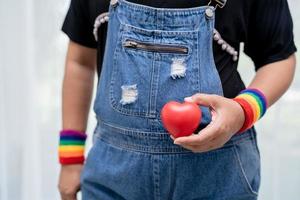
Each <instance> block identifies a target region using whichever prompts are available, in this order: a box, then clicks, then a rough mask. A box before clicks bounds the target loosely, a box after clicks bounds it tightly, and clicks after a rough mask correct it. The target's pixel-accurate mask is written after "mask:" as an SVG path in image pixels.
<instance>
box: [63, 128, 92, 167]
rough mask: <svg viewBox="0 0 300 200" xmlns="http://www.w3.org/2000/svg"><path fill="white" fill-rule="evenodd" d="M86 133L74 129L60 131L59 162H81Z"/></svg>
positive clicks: (66, 163)
mask: <svg viewBox="0 0 300 200" xmlns="http://www.w3.org/2000/svg"><path fill="white" fill-rule="evenodd" d="M86 137H87V136H86V134H85V133H84V132H80V131H76V130H69V129H68V130H62V131H60V137H59V138H60V140H59V149H58V154H59V163H60V164H62V165H73V164H83V163H84V161H85V158H84V149H85V141H86Z"/></svg>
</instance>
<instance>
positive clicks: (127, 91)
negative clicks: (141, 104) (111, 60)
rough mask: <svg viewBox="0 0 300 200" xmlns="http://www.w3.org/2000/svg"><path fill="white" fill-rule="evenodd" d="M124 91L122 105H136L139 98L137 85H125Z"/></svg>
mask: <svg viewBox="0 0 300 200" xmlns="http://www.w3.org/2000/svg"><path fill="white" fill-rule="evenodd" d="M121 89H122V99H121V100H120V103H121V104H122V105H126V104H131V103H134V102H135V101H136V100H137V98H138V90H137V85H136V84H135V85H123V86H121Z"/></svg>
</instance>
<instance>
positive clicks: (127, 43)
mask: <svg viewBox="0 0 300 200" xmlns="http://www.w3.org/2000/svg"><path fill="white" fill-rule="evenodd" d="M123 46H124V47H128V48H137V46H138V43H137V42H134V41H131V40H127V41H125V42H124V44H123Z"/></svg>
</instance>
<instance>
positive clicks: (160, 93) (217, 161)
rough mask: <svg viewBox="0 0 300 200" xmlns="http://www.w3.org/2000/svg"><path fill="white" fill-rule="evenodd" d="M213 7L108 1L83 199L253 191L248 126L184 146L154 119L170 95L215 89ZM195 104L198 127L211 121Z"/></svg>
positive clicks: (255, 156)
mask: <svg viewBox="0 0 300 200" xmlns="http://www.w3.org/2000/svg"><path fill="white" fill-rule="evenodd" d="M214 11H215V10H214V8H213V7H210V6H202V7H195V8H184V9H167V8H154V7H150V6H145V5H140V4H135V3H131V2H128V1H125V0H118V1H116V2H114V3H111V5H110V7H109V22H108V32H107V40H106V47H105V53H104V60H103V65H102V71H101V76H100V81H99V82H98V88H97V94H96V100H95V104H94V110H95V113H96V116H97V121H98V122H97V127H96V129H95V131H94V138H93V139H94V140H93V143H94V144H93V147H92V149H91V150H90V152H89V154H88V157H87V160H86V164H85V165H84V169H83V172H82V175H81V190H82V197H83V200H90V199H91V200H98V199H99V200H140V199H143V200H200V199H201V200H207V199H208V200H209V199H212V200H215V199H216V200H225V199H226V200H254V199H257V192H258V188H259V184H260V157H259V150H258V148H257V143H256V134H255V131H254V129H250V130H248V131H246V132H245V133H243V134H238V135H235V136H233V137H232V138H231V140H230V141H228V142H227V143H226V144H225V145H224V146H223V147H222V148H220V149H218V150H214V151H210V152H207V153H193V152H191V151H190V150H188V149H184V148H183V147H181V146H179V145H175V144H173V140H172V139H171V138H170V135H169V134H168V133H167V132H166V130H165V129H164V128H163V125H162V122H161V119H160V111H161V109H162V107H163V106H164V104H166V103H167V102H169V101H174V100H175V101H179V102H182V101H183V100H184V98H185V97H188V96H191V95H193V94H196V93H199V92H200V93H206V94H217V95H223V91H222V84H221V81H220V77H219V74H218V71H217V69H216V66H215V63H214V58H213V49H212V43H213V30H214V20H215V18H214ZM201 109H202V112H203V119H202V121H201V124H199V128H200V129H201V128H203V127H205V126H206V125H207V124H209V123H210V121H211V115H210V111H209V109H208V108H205V107H201Z"/></svg>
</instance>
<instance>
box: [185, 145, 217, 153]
mask: <svg viewBox="0 0 300 200" xmlns="http://www.w3.org/2000/svg"><path fill="white" fill-rule="evenodd" d="M180 146H182V147H183V148H186V149H189V150H191V151H192V152H194V153H204V152H208V151H213V150H216V149H218V148H220V147H221V146H219V145H217V144H214V143H209V144H205V145H203V146H199V145H185V144H184V145H180Z"/></svg>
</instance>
